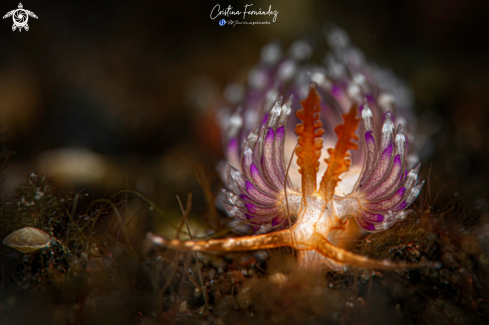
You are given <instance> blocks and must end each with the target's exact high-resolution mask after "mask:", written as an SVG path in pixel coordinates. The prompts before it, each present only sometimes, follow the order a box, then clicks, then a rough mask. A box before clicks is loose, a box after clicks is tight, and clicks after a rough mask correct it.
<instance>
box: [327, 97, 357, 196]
mask: <svg viewBox="0 0 489 325" xmlns="http://www.w3.org/2000/svg"><path fill="white" fill-rule="evenodd" d="M356 115H357V106H356V105H353V106H352V107H351V108H350V112H349V113H347V114H343V115H342V116H343V122H344V124H339V125H337V126H336V127H335V128H334V132H335V133H336V135H337V136H338V141H337V142H336V146H335V147H334V149H333V148H329V149H328V153H329V157H328V158H327V159H325V161H326V163H327V164H328V169H327V170H326V172H325V173H324V176H323V179H322V180H321V184H320V187H319V196H320V197H321V198H322V199H323V200H325V201H327V202H328V201H330V200H331V199H332V198H333V195H334V190H335V188H336V185H337V184H338V182H339V181H340V175H341V174H343V173H344V172H346V171H348V169H349V168H350V164H351V160H350V159H349V156H350V154H349V152H348V150H357V149H358V145H357V144H356V143H355V142H353V141H352V139H353V140H358V136H357V135H356V134H355V131H356V130H357V128H358V124H359V123H360V119H358V118H356Z"/></svg>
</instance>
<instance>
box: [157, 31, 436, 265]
mask: <svg viewBox="0 0 489 325" xmlns="http://www.w3.org/2000/svg"><path fill="white" fill-rule="evenodd" d="M328 40H329V43H330V46H331V47H332V48H333V54H332V55H329V56H327V57H326V60H325V62H326V66H325V67H321V66H312V65H303V66H302V67H301V61H303V60H304V59H306V57H307V56H308V53H309V52H310V48H309V47H308V45H307V43H304V42H302V43H300V42H299V43H295V44H294V45H293V46H292V51H291V54H290V55H289V56H288V57H286V58H283V59H280V56H279V55H278V53H273V51H274V48H273V47H272V48H268V49H267V48H266V49H265V51H264V55H263V56H264V59H263V62H262V63H261V64H260V65H258V67H257V68H255V70H254V71H253V72H252V73H251V74H250V79H249V87H248V89H247V92H246V94H245V96H244V102H243V103H242V105H241V106H239V105H238V106H237V108H236V110H235V112H234V113H233V114H232V115H231V116H229V119H228V120H226V123H225V124H224V126H225V128H226V130H227V132H226V134H225V145H226V148H227V151H226V153H227V160H228V163H227V164H226V165H225V167H224V168H223V169H222V173H223V174H224V175H225V178H226V179H227V183H228V185H229V189H223V193H224V195H225V202H224V203H223V205H224V207H225V208H226V209H227V211H228V212H229V213H230V214H231V215H232V216H234V217H235V218H236V220H239V221H240V222H241V223H244V224H249V225H250V226H251V227H252V229H253V231H254V235H251V236H244V237H237V238H229V239H222V240H209V241H178V240H166V239H163V238H160V237H157V236H154V235H151V234H150V235H149V236H150V238H151V239H152V241H153V242H154V243H156V244H158V245H164V246H167V247H173V248H177V249H182V250H201V251H216V250H224V251H235V250H258V249H268V248H275V247H281V246H290V247H293V248H295V249H296V250H298V252H299V253H298V261H299V263H300V264H301V265H303V266H311V265H318V264H322V263H323V262H324V263H326V264H327V265H329V266H330V267H331V268H333V269H340V268H341V267H342V266H343V265H344V264H351V265H356V266H360V267H366V268H375V269H384V270H393V269H400V268H405V267H421V266H433V265H434V264H429V263H425V264H419V263H418V264H417V263H410V264H406V263H405V264H398V263H393V262H391V261H387V260H385V261H383V260H372V259H370V258H367V257H363V256H359V255H355V254H353V253H351V252H348V251H347V250H345V249H343V248H341V247H339V246H342V245H339V244H341V238H342V236H345V234H346V229H347V228H348V227H350V228H351V225H354V224H357V225H358V226H359V227H360V228H361V229H363V230H364V231H367V232H378V231H382V230H385V229H388V228H390V227H392V226H393V225H394V224H396V223H397V222H398V221H399V220H401V219H403V218H404V217H405V216H407V215H408V214H409V213H410V210H408V209H407V208H408V207H409V206H410V205H411V204H412V203H413V201H414V200H415V199H416V197H417V196H418V194H419V192H420V190H421V188H422V186H423V182H419V183H418V184H416V178H417V174H418V171H419V164H418V165H416V166H415V167H414V168H413V169H411V170H409V171H406V170H407V166H408V165H409V164H410V163H411V162H412V160H414V159H415V158H413V156H412V155H409V154H408V150H407V145H406V142H407V141H406V137H405V135H404V134H403V129H402V126H401V124H405V123H406V118H402V117H400V116H401V115H402V114H401V113H402V112H403V111H406V110H407V109H408V108H409V103H408V101H407V100H406V98H407V96H405V94H406V92H407V91H406V90H405V89H404V88H403V87H402V86H399V85H400V83H399V82H397V81H396V80H395V79H393V78H392V77H390V80H391V83H392V84H393V85H394V86H396V87H397V90H394V91H392V90H391V91H390V92H388V91H386V90H385V89H383V88H380V87H379V86H378V85H377V84H376V83H375V79H376V78H375V76H376V73H377V79H379V78H378V75H379V74H380V75H382V73H379V71H381V70H379V69H378V68H372V66H368V65H366V64H365V63H364V62H363V56H362V54H361V52H359V51H358V50H357V49H356V48H354V47H352V46H350V45H349V43H348V40H347V37H346V35H345V34H344V32H343V31H341V30H339V29H336V28H334V29H333V30H332V31H331V32H330V33H329V34H328ZM275 50H276V49H275ZM375 69H377V70H375ZM375 71H377V72H375ZM385 75H386V73H384V76H385ZM387 75H388V74H387ZM387 79H389V78H387ZM396 93H397V94H398V95H399V97H400V98H401V99H402V100H397V102H396V99H395V98H396V97H394V96H393V95H394V94H396ZM279 94H285V95H287V96H288V97H287V98H288V99H287V100H286V101H285V103H283V102H282V97H281V96H279ZM403 94H404V95H403ZM306 95H307V97H306ZM403 96H404V97H403ZM230 97H232V96H230ZM298 97H300V98H305V99H303V100H302V101H300V104H299V103H298ZM292 112H295V115H296V117H297V119H298V122H299V123H298V124H297V125H296V128H295V134H296V135H297V137H295V136H294V135H293V133H292V132H287V131H288V126H289V125H291V124H292V123H288V120H289V116H293V115H292ZM391 112H392V113H391ZM393 114H395V115H396V120H397V121H396V122H401V123H398V126H397V127H395V126H394V123H393ZM357 115H359V116H360V118H358V117H357ZM382 115H383V120H384V121H383V123H382V127H381V128H380V129H376V128H375V125H376V124H377V123H376V122H379V121H380V120H381V119H382ZM323 124H324V125H325V128H323ZM332 125H336V127H334V128H333V127H332ZM359 126H360V127H359ZM325 129H326V130H325ZM333 130H334V133H333V132H332V131H333ZM289 131H290V130H289ZM323 140H324V141H325V142H326V144H327V146H330V145H331V146H334V147H333V148H329V149H328V150H327V154H326V155H325V156H326V157H327V158H326V159H325V161H326V164H320V161H319V160H320V156H321V154H322V149H323ZM358 140H360V141H358ZM357 141H358V142H359V143H358V144H360V145H361V146H362V147H363V150H362V151H360V154H359V153H358V151H357V154H356V155H353V156H350V151H352V150H356V149H358V144H357ZM239 143H240V144H241V145H238V144H239ZM334 143H335V144H334ZM411 143H412V141H411ZM294 147H295V150H294V151H295V154H296V155H297V159H294V160H292V161H290V162H289V163H290V164H288V163H287V161H286V158H288V157H290V155H291V153H292V151H293V150H292V149H293V148H294ZM361 152H363V154H362V153H361ZM362 161H363V163H361V162H362ZM293 162H295V164H293ZM352 162H353V164H352ZM323 166H324V167H326V168H321V167H323ZM324 169H326V170H325V171H324ZM323 171H324V173H323ZM321 174H323V177H322V179H321V180H319V179H318V176H319V175H321ZM340 175H342V176H341V177H342V178H343V181H341V179H340ZM318 183H319V186H318ZM342 183H345V184H344V185H343V187H340V186H338V185H339V184H340V185H341V184H342ZM298 184H300V187H295V186H294V185H298ZM345 193H349V194H346V195H345ZM291 216H293V218H292V217H291ZM292 220H294V221H295V222H293V221H292ZM350 220H356V223H355V222H351V221H350Z"/></svg>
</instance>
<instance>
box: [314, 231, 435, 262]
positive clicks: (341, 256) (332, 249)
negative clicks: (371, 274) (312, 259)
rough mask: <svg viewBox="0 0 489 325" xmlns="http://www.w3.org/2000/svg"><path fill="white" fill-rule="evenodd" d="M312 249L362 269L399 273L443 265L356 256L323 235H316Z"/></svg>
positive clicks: (336, 260)
mask: <svg viewBox="0 0 489 325" xmlns="http://www.w3.org/2000/svg"><path fill="white" fill-rule="evenodd" d="M312 248H314V250H316V251H317V252H318V253H320V254H322V255H324V256H327V257H328V258H331V259H332V260H334V261H335V262H336V263H343V264H349V265H353V266H358V267H362V268H368V269H375V270H383V271H398V270H404V269H417V268H425V267H428V268H439V267H440V266H441V265H440V263H438V262H429V261H427V262H393V261H390V260H377V259H372V258H369V257H366V256H362V255H358V254H354V253H351V252H348V251H346V250H344V249H341V248H339V247H336V246H335V245H333V244H332V243H331V242H330V241H329V240H327V239H326V237H324V236H323V235H321V234H315V235H314V245H312Z"/></svg>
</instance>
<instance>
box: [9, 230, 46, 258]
mask: <svg viewBox="0 0 489 325" xmlns="http://www.w3.org/2000/svg"><path fill="white" fill-rule="evenodd" d="M50 242H51V237H50V236H49V234H47V233H45V232H44V231H42V230H40V229H37V228H33V227H25V228H22V229H19V230H16V231H14V232H13V233H11V234H10V235H8V236H7V237H5V239H4V240H3V243H4V244H5V245H7V246H10V247H12V248H15V249H16V250H18V251H20V252H22V253H31V252H35V251H37V250H38V249H41V248H44V247H48V246H49V244H50Z"/></svg>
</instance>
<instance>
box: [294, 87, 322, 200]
mask: <svg viewBox="0 0 489 325" xmlns="http://www.w3.org/2000/svg"><path fill="white" fill-rule="evenodd" d="M320 103H321V99H320V98H319V95H318V93H317V92H316V85H315V84H314V83H311V85H310V86H309V94H308V95H307V98H306V99H304V100H302V101H301V106H302V108H301V109H300V110H298V111H297V112H296V116H297V117H298V118H299V120H301V121H302V123H300V124H297V126H296V128H295V133H296V134H297V135H298V136H299V138H298V140H297V143H298V146H297V148H296V150H295V153H296V154H297V157H298V158H297V164H298V165H299V167H300V170H299V172H300V173H301V176H302V195H303V202H304V203H305V204H307V199H308V198H310V197H312V196H314V195H316V191H317V184H316V173H317V171H318V168H319V157H321V149H322V148H323V139H322V137H321V136H322V135H323V134H324V130H323V129H322V128H321V127H322V126H323V123H322V122H321V120H319V112H320V111H321V106H320Z"/></svg>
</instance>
